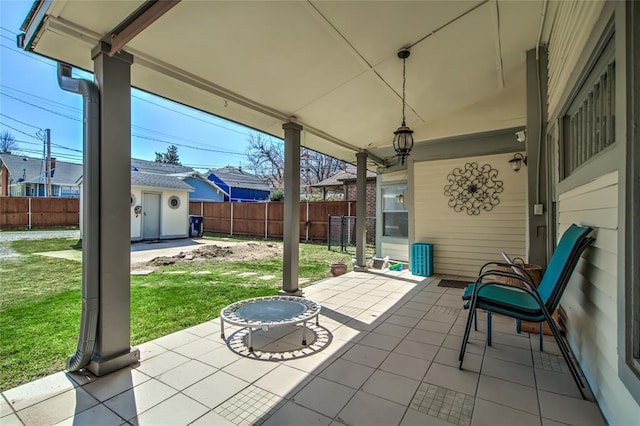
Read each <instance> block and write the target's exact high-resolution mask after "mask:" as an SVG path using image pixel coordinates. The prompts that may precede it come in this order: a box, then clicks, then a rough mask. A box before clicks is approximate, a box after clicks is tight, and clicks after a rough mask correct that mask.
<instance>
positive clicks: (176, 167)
mask: <svg viewBox="0 0 640 426" xmlns="http://www.w3.org/2000/svg"><path fill="white" fill-rule="evenodd" d="M131 170H132V171H137V172H145V173H156V174H162V175H169V174H175V173H190V172H195V170H194V169H193V168H192V167H187V166H183V165H181V164H167V163H156V162H155V161H149V160H141V159H138V158H132V159H131Z"/></svg>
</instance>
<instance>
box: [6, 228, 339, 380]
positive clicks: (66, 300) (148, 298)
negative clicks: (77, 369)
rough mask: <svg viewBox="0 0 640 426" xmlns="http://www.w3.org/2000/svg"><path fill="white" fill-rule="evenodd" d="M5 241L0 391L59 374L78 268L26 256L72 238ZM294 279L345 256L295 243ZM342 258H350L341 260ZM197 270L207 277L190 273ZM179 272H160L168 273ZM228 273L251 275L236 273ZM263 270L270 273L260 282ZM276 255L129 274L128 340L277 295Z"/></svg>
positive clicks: (66, 244)
mask: <svg viewBox="0 0 640 426" xmlns="http://www.w3.org/2000/svg"><path fill="white" fill-rule="evenodd" d="M10 244H11V248H13V249H14V250H15V251H17V252H18V253H19V254H20V257H19V258H18V259H17V260H9V261H3V262H2V264H0V389H1V390H6V389H9V388H12V387H15V386H17V385H20V384H22V383H26V382H29V381H31V380H34V379H36V378H38V377H42V376H45V375H47V374H50V373H53V372H56V371H61V370H63V369H64V367H65V361H66V358H67V355H69V354H71V353H73V352H74V351H75V349H76V344H77V340H78V333H79V328H80V311H81V298H82V294H81V282H82V277H81V275H82V267H81V265H80V263H79V262H74V261H71V260H65V259H54V258H48V257H42V256H36V255H33V253H37V252H43V251H55V250H69V249H72V248H76V249H78V248H79V247H80V245H79V241H77V240H75V239H65V238H59V239H50V240H31V241H30V240H23V241H16V242H13V243H10ZM300 248H301V251H300V268H299V271H300V274H299V275H300V277H301V278H307V279H309V280H310V282H314V281H317V280H320V279H323V278H326V277H328V276H329V267H328V265H329V264H330V263H332V262H336V261H338V260H343V261H349V260H350V257H351V256H350V255H347V254H339V253H334V252H329V251H328V250H327V248H326V246H324V245H314V244H301V245H300ZM349 263H350V262H349ZM197 270H200V271H202V270H206V271H210V272H211V273H210V274H206V275H205V274H203V275H195V274H191V273H190V272H194V271H197ZM171 271H173V272H180V271H182V272H181V273H168V272H171ZM230 271H237V272H256V275H255V276H250V277H243V278H240V277H237V276H236V275H235V274H231V275H229V274H226V273H228V272H230ZM263 275H275V278H273V279H270V280H266V281H265V280H262V279H260V278H258V277H260V276H263ZM281 280H282V259H281V258H276V259H266V260H262V261H252V262H227V261H220V260H216V261H204V262H197V263H196V262H192V263H189V264H175V265H171V266H167V267H164V268H160V269H158V270H156V272H154V273H152V274H150V275H147V276H132V277H131V343H132V345H136V344H140V343H143V342H147V341H149V340H153V339H155V338H158V337H160V336H163V335H166V334H169V333H172V332H174V331H177V330H181V329H183V328H186V327H190V326H193V325H196V324H199V323H202V322H204V321H207V320H211V319H213V318H217V317H218V314H219V312H220V309H222V308H223V307H224V306H226V305H228V304H229V303H232V302H234V301H237V300H241V299H246V298H249V297H258V296H265V295H269V294H275V293H277V291H278V289H279V288H280V286H281Z"/></svg>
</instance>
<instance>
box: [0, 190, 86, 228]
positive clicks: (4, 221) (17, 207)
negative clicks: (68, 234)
mask: <svg viewBox="0 0 640 426" xmlns="http://www.w3.org/2000/svg"><path fill="white" fill-rule="evenodd" d="M79 212H80V200H79V199H78V198H57V197H56V198H44V197H33V198H32V197H0V229H31V228H56V227H67V226H79V224H80V213H79Z"/></svg>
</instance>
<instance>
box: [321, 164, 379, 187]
mask: <svg viewBox="0 0 640 426" xmlns="http://www.w3.org/2000/svg"><path fill="white" fill-rule="evenodd" d="M376 176H377V175H376V174H375V173H373V172H370V171H369V170H367V180H371V179H375V178H376ZM357 177H358V169H357V167H356V166H353V165H349V166H347V168H346V169H344V170H340V171H339V172H337V173H336V174H334V175H333V176H330V177H329V178H327V179H325V180H323V181H321V182H318V183H315V184H313V185H311V186H313V187H314V188H322V187H325V188H326V187H331V186H342V184H343V183H344V182H345V181H352V180H356V179H357Z"/></svg>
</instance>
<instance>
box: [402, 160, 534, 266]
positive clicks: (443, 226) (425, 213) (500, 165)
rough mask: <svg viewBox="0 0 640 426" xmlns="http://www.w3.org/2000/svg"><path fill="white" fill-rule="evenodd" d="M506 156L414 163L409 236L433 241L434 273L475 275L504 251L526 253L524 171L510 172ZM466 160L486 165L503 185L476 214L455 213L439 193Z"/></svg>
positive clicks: (421, 240)
mask: <svg viewBox="0 0 640 426" xmlns="http://www.w3.org/2000/svg"><path fill="white" fill-rule="evenodd" d="M511 158H513V154H499V155H489V156H482V157H472V158H461V159H451V160H441V161H426V162H419V163H414V173H413V176H414V182H413V188H414V194H413V196H414V198H413V199H414V217H413V221H414V230H415V231H414V235H415V236H414V238H415V242H424V243H432V244H434V269H435V273H437V274H442V275H452V276H464V277H468V278H475V277H476V275H477V273H478V270H479V269H480V267H481V266H482V265H483V264H484V263H486V262H488V261H492V260H501V259H502V257H501V255H500V253H501V252H503V251H505V252H507V253H509V254H510V255H511V256H513V257H522V258H524V257H525V253H526V236H525V234H526V224H527V222H526V193H525V190H526V170H522V171H520V172H518V173H516V172H514V171H513V170H512V169H511V166H510V165H509V160H510V159H511ZM471 162H475V163H478V165H480V166H482V165H483V164H489V165H490V166H491V167H492V168H494V169H496V170H498V176H497V178H496V179H497V180H501V181H502V182H503V184H504V191H503V192H502V193H500V194H498V198H499V200H500V203H499V204H498V205H497V206H495V207H494V208H493V210H491V211H485V210H481V212H480V214H479V215H477V216H473V215H468V214H467V213H466V212H464V211H463V212H460V213H456V212H455V211H454V210H453V208H451V207H449V205H448V201H449V197H447V196H445V195H444V187H445V185H447V184H448V183H449V182H448V181H447V176H448V175H449V174H450V173H451V171H452V170H453V169H455V168H457V167H459V168H464V166H465V164H466V163H471Z"/></svg>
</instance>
